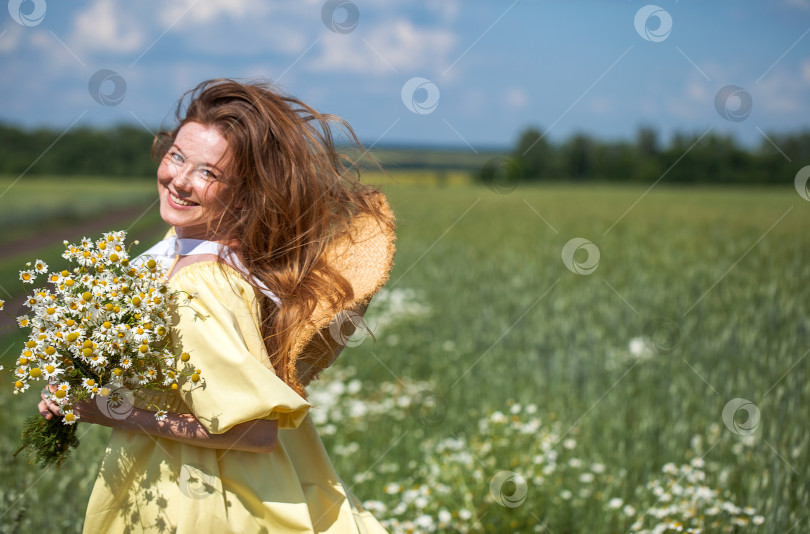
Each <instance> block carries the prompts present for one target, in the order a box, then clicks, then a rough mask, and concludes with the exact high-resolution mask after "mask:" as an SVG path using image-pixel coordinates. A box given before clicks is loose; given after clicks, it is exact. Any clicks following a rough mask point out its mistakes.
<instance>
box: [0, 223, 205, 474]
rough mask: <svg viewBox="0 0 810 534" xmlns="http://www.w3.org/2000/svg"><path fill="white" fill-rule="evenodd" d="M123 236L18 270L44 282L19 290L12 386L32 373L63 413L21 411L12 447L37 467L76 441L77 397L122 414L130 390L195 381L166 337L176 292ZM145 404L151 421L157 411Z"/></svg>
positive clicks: (184, 357) (87, 243)
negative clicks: (67, 265)
mask: <svg viewBox="0 0 810 534" xmlns="http://www.w3.org/2000/svg"><path fill="white" fill-rule="evenodd" d="M125 237H126V233H125V232H123V231H118V232H108V233H105V234H104V235H103V236H102V237H101V238H100V239H99V240H97V241H95V242H93V241H92V240H90V239H86V238H85V239H82V240H81V242H80V243H79V244H69V243H68V242H67V241H65V246H66V249H65V252H64V253H63V254H62V257H63V258H65V259H66V260H68V261H69V262H71V263H76V264H78V265H77V266H75V267H73V268H72V269H71V270H67V269H66V270H62V271H60V272H52V273H50V274H48V266H47V265H46V264H45V262H43V261H41V260H37V261H35V262H34V263H33V265H31V264H30V263H29V264H27V267H29V268H28V269H26V270H23V271H20V280H22V282H23V283H26V284H34V283H35V281H36V280H37V278H38V277H40V276H46V277H47V282H49V283H50V286H51V289H49V288H47V287H45V288H38V289H35V290H34V291H33V292H32V293H31V294H30V295H28V296H27V298H26V303H25V305H26V306H27V307H28V308H29V309H30V313H29V314H27V315H23V316H21V317H17V324H18V325H19V326H20V327H21V328H24V329H29V331H30V334H29V338H28V341H26V343H25V345H24V347H23V348H22V352H21V354H20V356H19V358H18V359H17V361H16V366H15V369H14V393H15V394H16V393H22V392H24V391H26V390H27V389H28V388H29V387H30V386H31V384H32V383H34V382H37V381H43V382H46V383H48V384H50V385H52V386H55V388H53V387H52V388H44V389H43V393H44V394H45V395H46V397H47V398H48V399H50V400H52V401H53V402H55V403H56V404H58V405H59V407H60V411H61V413H62V417H61V418H53V419H51V420H46V419H45V418H43V417H41V416H34V417H32V418H30V419H28V420H27V421H26V425H25V428H24V430H23V432H22V436H21V446H20V448H19V449H18V450H17V452H16V453H15V455H16V454H17V453H19V452H20V451H22V450H24V449H28V452H29V453H30V454H31V455H32V456H33V457H34V459H35V460H36V461H37V462H38V463H39V465H40V467H42V468H45V467H48V466H50V465H56V466H57V467H59V466H61V465H62V463H63V462H64V461H65V459H66V458H67V457H68V455H69V453H70V449H71V447H75V446H77V445H78V439H77V437H76V423H77V422H78V421H79V415H78V414H77V413H75V412H74V409H73V408H74V405H75V404H76V403H78V402H82V401H87V400H92V399H94V400H95V401H96V402H97V403H98V406H99V408H100V409H101V411H102V412H103V413H104V415H106V416H108V417H112V418H116V419H123V418H125V417H126V416H128V415H129V413H130V412H131V411H132V408H133V399H134V396H135V395H137V394H138V393H139V392H145V391H146V390H149V391H151V392H152V393H154V392H155V390H158V391H161V390H163V391H166V390H176V389H178V388H179V383H178V381H179V380H186V379H189V380H191V381H192V382H194V383H196V382H199V380H200V374H199V371H197V370H195V369H194V368H193V367H192V366H191V365H190V363H189V355H188V354H186V353H183V354H181V355H176V354H175V353H174V352H173V351H172V347H171V343H170V340H169V336H168V334H169V329H170V328H171V327H172V324H173V323H172V315H173V314H172V306H176V305H187V304H186V303H185V302H184V303H181V302H180V301H181V300H185V298H184V297H181V292H177V291H175V292H173V291H171V290H170V289H169V287H168V285H167V280H166V276H165V275H166V273H165V270H164V269H163V268H162V267H161V266H160V265H159V264H158V263H157V262H155V260H153V259H149V258H138V259H136V260H133V261H132V262H130V260H129V251H128V249H127V248H126V247H125V245H124V239H125ZM187 297H188V298H191V297H190V295H187ZM1 307H2V303H0V308H1ZM154 408H155V409H156V411H155V417H156V418H157V419H158V420H162V419H164V418H165V417H166V412H165V410H163V409H161V407H158V406H154Z"/></svg>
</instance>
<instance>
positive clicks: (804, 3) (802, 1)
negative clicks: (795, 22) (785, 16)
mask: <svg viewBox="0 0 810 534" xmlns="http://www.w3.org/2000/svg"><path fill="white" fill-rule="evenodd" d="M785 5H786V6H788V7H797V8H799V9H805V10H810V0H785Z"/></svg>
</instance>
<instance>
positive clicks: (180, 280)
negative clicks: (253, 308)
mask: <svg viewBox="0 0 810 534" xmlns="http://www.w3.org/2000/svg"><path fill="white" fill-rule="evenodd" d="M208 256H211V257H210V258H208ZM169 285H170V286H171V288H172V289H175V290H179V291H186V292H188V293H191V294H194V293H199V292H203V293H210V294H212V296H216V297H218V298H221V299H227V298H236V297H239V298H242V299H248V298H251V297H252V296H253V295H254V291H253V287H252V286H251V285H250V284H249V283H248V281H247V280H245V277H244V276H242V274H241V273H240V272H239V271H237V270H236V269H234V268H233V267H232V266H230V265H229V264H227V263H224V262H222V261H220V260H219V259H218V258H217V257H216V256H215V255H213V254H211V255H208V254H206V255H203V257H201V258H199V259H198V260H197V261H192V262H189V263H186V264H181V265H179V266H178V268H177V270H176V271H175V272H174V273H172V276H171V278H169Z"/></svg>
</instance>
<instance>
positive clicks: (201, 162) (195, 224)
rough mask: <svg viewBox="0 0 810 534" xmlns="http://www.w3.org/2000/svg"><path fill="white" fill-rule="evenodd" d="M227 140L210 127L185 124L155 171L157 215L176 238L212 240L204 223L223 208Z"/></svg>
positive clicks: (192, 123)
mask: <svg viewBox="0 0 810 534" xmlns="http://www.w3.org/2000/svg"><path fill="white" fill-rule="evenodd" d="M229 152H230V151H229V150H228V143H227V141H226V140H225V138H224V137H223V136H222V134H221V133H219V130H217V129H216V128H214V127H212V126H205V125H202V124H200V123H197V122H188V123H186V124H184V125H183V126H182V127H181V128H180V131H179V132H177V137H176V138H175V140H174V144H173V145H172V146H171V147H170V148H169V150H168V152H166V155H165V156H164V157H163V160H162V161H161V162H160V167H159V168H158V172H157V179H158V196H159V198H160V216H161V217H162V218H163V220H164V221H166V223H168V224H170V225H171V226H174V227H175V228H176V230H177V235H178V237H185V238H194V239H209V240H214V239H215V237H216V236H212V235H209V234H208V227H207V222H208V221H209V220H213V218H214V217H216V216H218V214H219V213H220V212H221V210H222V208H223V207H224V192H225V188H226V186H225V182H226V178H228V177H227V172H228V164H229V163H230V162H229V155H230V154H229Z"/></svg>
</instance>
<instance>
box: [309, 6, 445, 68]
mask: <svg viewBox="0 0 810 534" xmlns="http://www.w3.org/2000/svg"><path fill="white" fill-rule="evenodd" d="M455 42H456V37H455V35H454V34H453V33H452V32H451V31H449V30H447V29H438V28H419V27H416V26H414V25H413V24H412V23H411V22H410V21H409V20H406V19H396V20H392V21H388V22H380V23H378V24H375V26H374V29H373V30H371V32H370V33H369V35H368V37H367V38H364V37H360V36H358V35H355V34H354V33H352V34H347V35H343V34H336V33H331V32H330V33H327V34H326V35H325V36H324V37H323V38H322V39H321V47H320V48H321V52H322V53H321V55H320V57H318V58H317V59H316V60H315V61H313V62H312V63H311V64H310V65H309V66H310V68H312V69H313V70H318V71H351V72H358V73H365V74H386V73H393V72H394V71H396V72H397V73H400V71H416V70H423V71H424V70H426V69H433V70H434V71H436V70H438V69H439V68H442V67H446V66H447V61H446V58H447V54H448V52H449V51H450V50H451V49H452V48H453V46H454V45H455Z"/></svg>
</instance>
